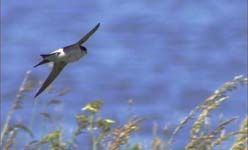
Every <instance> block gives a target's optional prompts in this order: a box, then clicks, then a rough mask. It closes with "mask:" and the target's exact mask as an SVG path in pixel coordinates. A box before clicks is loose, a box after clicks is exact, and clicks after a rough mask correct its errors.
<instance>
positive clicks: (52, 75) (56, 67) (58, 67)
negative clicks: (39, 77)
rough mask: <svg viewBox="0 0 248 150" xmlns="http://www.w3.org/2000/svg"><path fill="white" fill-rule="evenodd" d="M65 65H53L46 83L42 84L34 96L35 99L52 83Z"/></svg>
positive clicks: (59, 63)
mask: <svg viewBox="0 0 248 150" xmlns="http://www.w3.org/2000/svg"><path fill="white" fill-rule="evenodd" d="M66 64H67V63H65V62H58V63H54V66H53V70H52V72H51V73H50V74H49V76H48V77H47V79H46V81H45V82H44V83H43V85H42V86H41V88H40V89H39V91H38V92H37V93H36V94H35V97H37V96H38V95H40V93H41V92H43V91H44V90H45V89H46V88H47V87H48V86H49V85H50V84H51V83H52V82H53V80H54V79H55V78H56V77H57V76H58V75H59V73H60V72H61V71H62V70H63V68H64V67H65V66H66Z"/></svg>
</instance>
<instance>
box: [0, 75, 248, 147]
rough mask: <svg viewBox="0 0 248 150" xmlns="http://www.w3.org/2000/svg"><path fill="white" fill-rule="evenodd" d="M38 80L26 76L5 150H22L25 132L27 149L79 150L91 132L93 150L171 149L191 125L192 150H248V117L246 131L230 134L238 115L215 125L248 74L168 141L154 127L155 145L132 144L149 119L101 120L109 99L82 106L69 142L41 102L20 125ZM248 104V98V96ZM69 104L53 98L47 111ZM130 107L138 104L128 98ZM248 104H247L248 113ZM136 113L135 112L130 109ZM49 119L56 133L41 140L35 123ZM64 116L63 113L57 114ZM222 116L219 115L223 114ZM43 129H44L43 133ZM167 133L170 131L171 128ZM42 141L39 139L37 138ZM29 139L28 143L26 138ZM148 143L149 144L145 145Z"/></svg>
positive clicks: (8, 121) (4, 131)
mask: <svg viewBox="0 0 248 150" xmlns="http://www.w3.org/2000/svg"><path fill="white" fill-rule="evenodd" d="M34 84H35V81H34V80H33V79H32V77H31V71H27V72H26V76H25V78H24V80H23V82H22V84H21V86H20V88H19V90H18V93H17V94H16V98H15V100H14V101H13V103H12V106H11V108H10V110H9V112H8V113H7V116H6V117H4V118H5V122H4V123H2V124H1V125H2V126H1V139H0V144H1V149H3V150H15V149H16V150H19V149H20V148H19V147H17V143H18V139H20V137H19V138H18V136H20V132H22V134H27V135H28V136H29V137H30V138H29V139H32V140H30V141H28V140H27V141H25V142H26V143H25V144H24V145H23V147H24V149H25V150H43V149H51V150H77V149H82V148H80V147H79V146H78V143H79V142H80V140H81V139H80V137H79V136H80V135H82V134H88V135H89V138H90V139H89V141H91V142H90V143H91V145H90V147H91V149H92V150H102V149H108V150H143V149H147V147H149V148H148V149H152V150H171V149H173V145H174V144H175V142H176V141H177V135H178V134H179V133H180V132H181V131H182V130H184V127H185V126H186V125H189V126H191V129H190V131H188V132H189V133H190V134H189V135H190V136H189V137H188V139H187V144H186V145H184V146H182V147H184V149H186V150H212V149H221V147H222V145H223V144H224V143H225V142H226V141H229V142H231V143H232V145H231V147H230V148H229V149H232V150H245V149H248V145H247V143H248V116H247V115H246V117H245V118H243V121H242V122H241V124H240V127H235V129H236V130H234V131H230V129H229V128H228V126H232V125H233V122H234V121H235V120H237V117H231V118H228V119H221V120H219V121H218V122H216V123H215V124H214V126H212V125H211V126H210V125H209V124H210V123H209V119H210V118H211V117H212V115H215V116H216V114H215V113H216V112H213V111H214V110H216V109H218V108H219V107H220V106H221V105H222V104H223V102H225V101H227V100H231V97H230V96H228V94H229V92H231V91H233V90H235V89H236V88H238V87H239V86H243V87H245V88H247V85H248V78H247V77H244V76H242V75H239V76H235V77H234V78H233V79H232V80H231V81H228V82H226V83H224V84H223V85H222V86H221V87H220V88H218V89H217V90H215V91H214V92H213V94H212V95H210V96H209V97H208V98H207V99H206V100H204V101H203V102H202V103H201V104H200V105H198V106H196V107H195V108H194V109H192V110H191V111H190V112H189V114H188V115H187V116H186V117H185V118H184V119H182V120H181V121H180V122H179V123H178V125H177V126H175V127H173V129H172V131H171V132H170V133H168V134H169V135H168V137H169V138H163V137H161V136H159V135H158V134H157V132H158V131H157V126H156V125H154V127H153V133H151V134H152V137H153V138H152V141H151V142H150V143H151V144H150V143H142V141H140V143H134V144H133V142H132V143H130V140H131V138H132V135H133V134H134V133H135V134H138V133H136V132H137V131H138V130H140V129H141V124H142V123H143V122H145V121H147V120H146V119H145V118H142V117H137V116H130V117H129V119H128V120H127V121H126V123H124V124H122V125H118V126H116V124H117V122H116V121H115V120H112V119H111V118H102V117H101V108H102V107H103V101H101V100H95V101H91V102H89V103H88V104H86V105H85V106H83V107H82V110H81V111H80V110H79V111H78V112H79V113H78V114H77V115H76V116H75V122H76V124H77V128H76V129H75V130H74V131H73V132H72V135H71V137H70V139H69V140H65V139H64V137H63V135H64V133H65V132H67V130H66V129H63V128H61V126H60V125H59V124H61V122H56V119H54V117H53V115H54V114H50V113H49V111H47V112H46V111H44V112H38V111H37V110H36V109H37V107H39V103H38V100H37V99H36V100H35V102H34V106H33V108H32V114H30V117H29V119H30V120H29V122H27V123H15V118H14V117H13V116H14V114H15V113H18V111H19V110H20V109H22V108H23V103H24V99H25V94H26V93H27V92H30V91H32V90H33V87H34ZM51 90H52V87H49V88H48V89H47V92H49V91H51ZM68 92H69V90H68V89H66V88H65V89H64V90H62V91H60V92H59V94H58V95H59V96H63V95H65V94H67V93H68ZM244 100H246V101H247V97H246V98H244ZM61 103H63V102H62V101H60V100H57V99H52V100H49V101H47V102H46V104H45V106H42V107H45V110H46V109H47V108H48V107H53V106H56V105H61ZM128 104H129V105H130V107H134V106H133V105H132V100H128ZM246 107H247V106H244V108H245V109H247V108H246ZM130 109H131V108H130ZM38 115H39V117H43V118H44V119H45V120H47V121H48V122H50V123H51V124H52V125H53V127H54V130H53V131H52V132H48V133H44V135H43V137H41V138H40V139H35V137H36V136H35V131H33V130H32V129H33V123H34V121H35V119H36V117H38ZM56 115H58V114H56ZM217 115H218V114H217ZM40 130H42V129H40ZM165 132H166V129H165ZM36 138H37V137H36ZM23 140H25V139H23ZM144 145H145V146H144Z"/></svg>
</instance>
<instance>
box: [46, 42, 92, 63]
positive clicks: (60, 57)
mask: <svg viewBox="0 0 248 150" xmlns="http://www.w3.org/2000/svg"><path fill="white" fill-rule="evenodd" d="M86 54H87V52H86V51H85V50H84V49H83V48H82V46H80V45H70V46H66V47H64V48H60V49H58V50H55V51H53V52H51V53H50V54H48V56H47V57H46V59H47V60H49V61H52V62H60V61H64V62H66V63H71V62H75V61H77V60H79V59H80V58H81V57H83V56H85V55H86Z"/></svg>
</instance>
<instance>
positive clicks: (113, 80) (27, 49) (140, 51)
mask: <svg viewBox="0 0 248 150" xmlns="http://www.w3.org/2000/svg"><path fill="white" fill-rule="evenodd" d="M246 6H247V5H246V2H245V1H243V0H236V1H226V0H218V1H216V0H209V1H178V0H166V1H165V0H163V1H162V0H158V1H152V0H144V1H127V0H125V1H124V0H120V1H115V0H106V1H95V0H91V1H76V0H72V1H67V0H60V1H55V0H42V1H31V0H22V1H17V0H11V1H7V0H3V1H2V2H1V122H3V121H4V120H5V119H6V114H7V111H8V110H9V109H10V106H11V103H12V102H13V100H14V99H15V95H16V93H17V91H18V88H19V85H20V84H21V83H22V80H23V78H24V76H25V72H26V71H27V70H31V71H32V77H33V78H34V79H35V80H37V81H43V80H45V79H46V77H47V76H48V74H49V72H50V68H49V67H47V66H42V67H39V68H35V69H33V66H34V65H35V64H37V63H38V62H39V61H40V59H41V58H40V56H39V55H40V54H43V53H49V52H51V51H53V50H55V49H58V48H60V47H63V46H67V45H69V44H71V43H73V42H75V41H77V40H79V39H80V38H81V37H82V36H83V35H84V34H86V33H87V32H88V31H89V30H90V29H92V28H93V27H94V26H95V25H96V24H97V23H98V22H100V23H101V26H100V28H99V29H98V31H97V32H96V33H95V34H94V35H93V36H92V37H91V38H90V39H89V40H88V41H87V42H86V43H85V46H86V47H87V49H88V55H87V56H86V57H84V58H83V59H81V60H80V61H78V62H75V63H73V64H70V65H68V67H66V68H65V69H64V70H63V72H62V73H61V74H60V76H59V77H58V78H57V79H56V80H55V82H53V88H54V90H55V91H54V92H53V93H51V94H49V93H47V92H44V93H43V94H41V95H40V96H39V97H38V100H39V102H40V103H42V102H43V101H45V100H47V99H60V100H62V101H63V105H60V106H56V107H55V108H52V110H48V111H52V112H53V113H56V112H63V119H62V120H63V124H62V125H61V126H62V127H63V128H66V129H67V130H66V132H65V136H66V135H67V134H68V135H69V134H70V133H71V132H72V131H73V130H74V129H75V127H76V122H75V118H74V116H75V115H76V114H78V113H80V110H81V108H82V107H83V106H84V105H85V104H87V103H89V102H91V101H92V100H99V99H100V100H102V101H103V102H104V106H103V109H102V111H101V115H102V116H106V117H108V118H111V119H113V120H116V121H117V122H118V124H122V123H124V122H126V121H127V119H128V117H129V115H130V114H129V113H127V112H128V110H129V105H128V100H130V99H132V110H129V112H130V111H131V114H132V115H133V116H140V117H145V118H146V121H144V122H143V123H142V125H141V126H142V127H141V130H140V131H139V133H137V134H135V135H134V136H133V137H132V139H133V140H132V141H133V142H135V141H139V142H144V143H145V142H150V139H151V138H152V134H151V133H152V128H153V125H154V124H157V126H158V130H159V132H161V131H162V130H163V128H164V127H165V126H175V125H176V124H178V123H179V121H180V120H181V119H182V118H183V117H184V116H186V115H187V114H188V112H189V111H190V110H191V109H193V108H194V107H195V106H196V105H198V104H200V103H201V102H203V100H204V99H206V98H207V97H208V96H209V95H211V93H212V92H213V91H214V90H215V89H216V88H218V87H220V86H221V85H222V84H223V83H224V82H226V81H228V80H231V79H232V78H233V77H234V76H235V75H239V74H244V75H247V16H246V15H247V13H246V12H247V8H246ZM39 87H40V85H38V84H36V85H35V87H34V90H33V91H32V92H31V93H28V94H27V95H26V97H25V101H24V104H23V105H24V106H23V109H22V110H19V111H18V113H17V115H16V116H15V119H14V120H13V121H15V122H29V121H30V114H31V113H32V108H33V106H34V98H33V96H34V94H35V92H36V91H37V90H38V88H39ZM64 88H67V89H69V90H70V92H69V93H68V94H67V95H65V96H63V97H59V96H57V94H56V90H62V89H64ZM232 96H233V98H231V100H230V101H228V102H225V103H224V106H222V107H221V108H220V109H219V112H221V113H223V116H227V117H229V116H238V118H239V119H238V121H237V122H235V124H236V125H237V126H238V125H239V124H240V121H241V120H242V118H244V116H245V114H246V107H245V105H246V100H247V97H246V92H245V89H242V88H240V89H238V90H237V91H235V92H234V93H232ZM39 109H40V111H42V109H43V108H38V111H39ZM39 120H41V119H39V118H38V117H37V119H36V123H35V126H34V128H33V129H32V130H34V131H35V133H36V134H35V136H36V137H35V138H39V137H40V136H42V135H44V133H47V131H49V129H50V127H44V125H42V124H41V123H40V121H39ZM213 122H214V121H213ZM41 126H43V128H46V130H40V127H41ZM51 126H52V125H51ZM36 129H37V130H36ZM188 134H189V131H188V130H187V127H186V129H185V130H184V131H183V132H182V133H181V134H180V135H178V136H179V137H178V140H177V141H176V142H177V147H178V148H180V147H183V145H184V144H185V143H186V142H187V141H185V140H184V139H185V138H188ZM84 136H85V135H82V138H84ZM84 141H85V142H87V140H84Z"/></svg>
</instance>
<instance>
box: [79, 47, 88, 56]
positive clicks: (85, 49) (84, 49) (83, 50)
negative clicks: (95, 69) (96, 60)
mask: <svg viewBox="0 0 248 150" xmlns="http://www.w3.org/2000/svg"><path fill="white" fill-rule="evenodd" d="M80 49H81V51H82V52H83V53H85V54H87V48H86V47H84V46H81V45H80Z"/></svg>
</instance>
